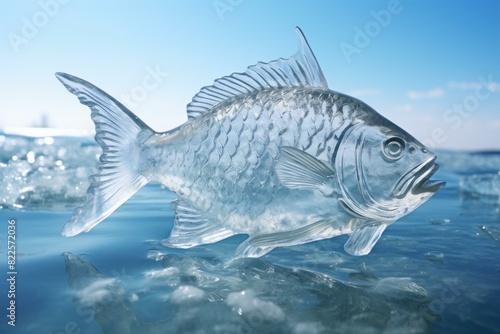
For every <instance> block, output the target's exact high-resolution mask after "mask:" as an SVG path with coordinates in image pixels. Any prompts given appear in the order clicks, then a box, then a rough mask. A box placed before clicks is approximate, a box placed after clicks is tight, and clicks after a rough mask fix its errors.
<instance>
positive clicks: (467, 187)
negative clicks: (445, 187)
mask: <svg viewBox="0 0 500 334" xmlns="http://www.w3.org/2000/svg"><path fill="white" fill-rule="evenodd" d="M459 186H460V191H461V192H462V194H464V195H466V196H470V197H472V198H484V199H488V198H489V199H493V200H495V199H496V200H499V199H500V172H498V173H494V174H492V173H487V174H473V175H470V176H466V177H463V178H462V179H461V180H460V184H459ZM498 203H500V201H498Z"/></svg>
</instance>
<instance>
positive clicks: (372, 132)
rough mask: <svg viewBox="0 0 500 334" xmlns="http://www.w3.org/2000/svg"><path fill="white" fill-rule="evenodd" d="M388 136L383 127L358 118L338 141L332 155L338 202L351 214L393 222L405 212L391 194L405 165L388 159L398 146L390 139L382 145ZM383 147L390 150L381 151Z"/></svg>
mask: <svg viewBox="0 0 500 334" xmlns="http://www.w3.org/2000/svg"><path fill="white" fill-rule="evenodd" d="M388 138H389V137H388V136H387V135H385V134H384V133H383V132H382V131H380V130H378V129H376V128H375V129H374V128H373V127H370V126H367V125H365V124H364V123H361V122H360V123H357V124H354V125H352V126H351V127H349V128H348V129H346V131H345V133H344V135H343V137H342V140H341V141H340V143H339V146H338V148H337V154H336V158H335V169H336V171H337V180H338V184H339V187H340V192H341V194H342V197H341V199H339V202H340V205H341V206H342V207H343V208H344V209H346V210H347V211H350V212H351V213H352V214H353V215H357V216H361V217H364V218H369V219H371V220H375V221H382V222H392V221H394V220H396V219H398V218H400V217H401V216H403V215H404V214H405V213H407V212H408V208H406V207H405V206H404V205H399V204H402V203H398V199H397V198H395V197H394V196H393V191H392V190H393V188H394V185H395V184H397V182H398V180H399V179H400V178H401V176H402V175H403V174H404V172H405V171H406V170H403V171H401V170H400V169H402V168H403V167H404V166H403V164H401V163H398V161H397V160H398V159H390V154H391V153H392V154H395V153H397V150H398V149H399V148H398V147H396V146H397V144H392V143H389V145H390V147H388V148H387V147H384V144H385V145H387V144H388ZM384 149H385V150H386V151H387V150H389V152H383V151H384ZM387 153H389V159H388V155H387ZM391 160H392V161H391Z"/></svg>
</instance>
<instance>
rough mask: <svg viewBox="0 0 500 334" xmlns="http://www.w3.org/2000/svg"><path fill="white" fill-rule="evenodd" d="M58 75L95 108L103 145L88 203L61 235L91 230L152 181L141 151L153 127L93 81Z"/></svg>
mask: <svg viewBox="0 0 500 334" xmlns="http://www.w3.org/2000/svg"><path fill="white" fill-rule="evenodd" d="M56 77H57V79H59V81H61V82H62V84H63V85H64V86H65V87H66V89H68V91H69V92H70V93H72V94H74V95H76V96H77V97H78V99H79V100H80V102H81V103H82V104H84V105H86V106H88V107H89V108H90V109H91V110H92V115H91V117H92V120H93V121H94V124H95V130H96V135H95V140H96V141H97V143H98V144H99V145H100V146H101V147H102V155H101V157H100V161H101V164H100V166H99V171H98V173H97V174H95V175H92V176H91V177H90V178H89V181H90V186H89V188H88V190H87V198H86V200H85V203H84V204H83V205H81V206H80V207H78V208H76V209H75V211H74V212H73V217H72V218H71V220H70V221H69V222H68V223H66V225H65V226H64V228H63V231H62V235H64V236H66V237H70V236H74V235H77V234H79V233H81V232H88V231H90V229H92V228H93V227H94V226H95V225H97V224H99V223H100V222H101V221H102V220H103V219H105V218H106V217H107V216H109V215H110V214H111V213H112V212H113V211H114V210H116V209H117V208H118V207H119V206H120V205H121V204H123V203H124V202H125V201H126V200H128V199H129V198H130V197H131V196H132V195H133V194H134V193H136V192H137V191H138V190H139V189H141V188H142V187H143V186H144V185H145V184H146V183H148V182H149V181H148V179H147V178H146V177H145V176H143V175H141V174H140V171H139V163H140V161H139V159H140V156H139V154H140V146H141V144H143V143H144V142H145V141H146V140H147V139H148V138H149V137H150V136H151V135H153V134H154V131H153V130H151V128H149V127H148V126H147V125H146V124H145V123H144V122H143V121H141V120H140V119H139V118H138V117H137V116H135V115H134V114H133V113H132V112H131V111H129V110H128V109H127V108H126V107H125V106H124V105H122V104H121V103H120V102H118V101H116V100H115V99H114V98H112V97H111V96H109V95H108V94H106V93H105V92H103V91H102V90H100V89H99V88H97V87H95V86H94V85H92V84H90V83H88V82H86V81H84V80H82V79H79V78H77V77H74V76H71V75H69V74H65V73H56Z"/></svg>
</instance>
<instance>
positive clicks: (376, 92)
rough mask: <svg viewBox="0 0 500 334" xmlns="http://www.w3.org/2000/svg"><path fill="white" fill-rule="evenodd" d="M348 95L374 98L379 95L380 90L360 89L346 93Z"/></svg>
mask: <svg viewBox="0 0 500 334" xmlns="http://www.w3.org/2000/svg"><path fill="white" fill-rule="evenodd" d="M347 94H348V95H351V96H354V97H359V96H375V95H380V89H378V88H362V89H353V90H350V91H348V92H347Z"/></svg>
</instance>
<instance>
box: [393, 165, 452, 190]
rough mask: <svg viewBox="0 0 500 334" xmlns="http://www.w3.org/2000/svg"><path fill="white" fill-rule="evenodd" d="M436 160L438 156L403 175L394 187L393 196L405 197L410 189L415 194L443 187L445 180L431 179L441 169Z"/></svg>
mask: <svg viewBox="0 0 500 334" xmlns="http://www.w3.org/2000/svg"><path fill="white" fill-rule="evenodd" d="M434 161H436V157H433V158H431V159H429V160H427V161H425V162H423V163H422V164H420V165H418V166H416V167H415V168H412V169H411V170H410V171H409V172H408V173H406V174H405V175H403V177H402V178H401V179H400V180H399V181H398V183H397V184H396V187H394V191H393V196H394V197H396V198H403V197H405V196H406V194H407V193H408V192H409V191H410V190H411V193H412V194H413V195H418V194H422V193H435V192H436V191H438V190H440V189H441V188H443V187H444V185H445V184H446V183H445V182H444V181H437V180H431V179H430V178H431V177H432V175H434V173H436V171H437V170H438V169H439V165H438V164H436V163H434Z"/></svg>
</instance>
